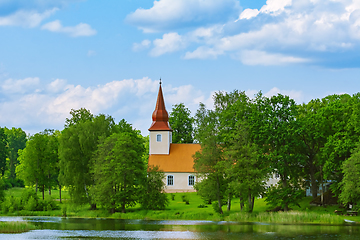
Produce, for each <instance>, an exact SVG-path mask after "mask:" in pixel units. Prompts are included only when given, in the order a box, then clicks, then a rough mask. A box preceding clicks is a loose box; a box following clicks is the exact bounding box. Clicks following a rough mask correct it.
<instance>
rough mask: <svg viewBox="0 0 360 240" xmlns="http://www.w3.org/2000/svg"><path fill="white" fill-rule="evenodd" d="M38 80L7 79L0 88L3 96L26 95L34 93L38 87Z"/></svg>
mask: <svg viewBox="0 0 360 240" xmlns="http://www.w3.org/2000/svg"><path fill="white" fill-rule="evenodd" d="M39 83H40V79H39V78H37V77H35V78H25V79H18V80H14V79H11V78H9V79H7V80H5V82H4V83H3V84H2V86H1V88H2V91H3V93H4V94H9V93H10V94H11V93H26V92H31V91H34V90H35V89H37V88H38V87H39Z"/></svg>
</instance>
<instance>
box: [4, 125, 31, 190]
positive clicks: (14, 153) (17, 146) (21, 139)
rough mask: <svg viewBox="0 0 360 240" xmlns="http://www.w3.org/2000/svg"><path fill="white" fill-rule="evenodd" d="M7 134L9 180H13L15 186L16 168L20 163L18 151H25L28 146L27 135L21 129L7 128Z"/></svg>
mask: <svg viewBox="0 0 360 240" xmlns="http://www.w3.org/2000/svg"><path fill="white" fill-rule="evenodd" d="M5 134H6V137H7V141H8V151H9V155H8V157H9V164H8V166H9V176H8V178H9V179H10V180H11V183H12V185H13V186H15V185H18V184H16V181H15V179H16V172H15V169H16V166H17V164H18V163H19V162H18V157H19V155H18V151H19V150H21V149H24V148H25V146H26V141H27V137H26V133H25V132H24V131H23V130H22V129H21V128H14V127H13V128H11V129H8V128H5Z"/></svg>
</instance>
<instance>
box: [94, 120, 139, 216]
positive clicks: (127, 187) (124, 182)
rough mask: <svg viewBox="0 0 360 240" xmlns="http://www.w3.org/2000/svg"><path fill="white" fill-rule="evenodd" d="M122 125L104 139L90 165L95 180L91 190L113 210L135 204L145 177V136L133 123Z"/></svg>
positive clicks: (102, 203) (101, 202) (96, 197)
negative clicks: (135, 128)
mask: <svg viewBox="0 0 360 240" xmlns="http://www.w3.org/2000/svg"><path fill="white" fill-rule="evenodd" d="M120 124H121V126H120V127H119V130H120V132H118V133H113V134H112V135H111V136H109V137H108V138H103V139H102V140H101V143H100V144H99V146H98V149H97V151H96V152H95V154H94V155H93V158H92V164H91V165H92V167H91V173H92V174H93V176H94V182H95V184H94V186H93V189H92V191H91V193H92V195H93V196H94V198H95V201H96V202H97V203H99V204H100V205H102V206H104V207H105V208H106V209H109V210H110V211H111V212H115V209H116V208H119V207H121V211H122V212H125V207H126V206H133V205H134V204H135V203H136V201H137V200H138V196H139V194H140V184H141V183H142V182H143V181H144V180H143V178H144V177H145V165H144V162H143V160H142V156H143V154H144V151H145V148H144V143H143V138H142V137H141V136H140V135H139V133H138V132H137V131H135V130H133V129H132V127H131V125H130V124H127V123H126V122H125V121H122V122H120Z"/></svg>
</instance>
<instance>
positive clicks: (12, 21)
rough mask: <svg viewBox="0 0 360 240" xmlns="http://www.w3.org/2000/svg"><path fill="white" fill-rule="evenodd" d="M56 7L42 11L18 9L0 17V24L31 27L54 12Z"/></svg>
mask: <svg viewBox="0 0 360 240" xmlns="http://www.w3.org/2000/svg"><path fill="white" fill-rule="evenodd" d="M57 10H58V8H52V9H50V10H46V11H44V12H43V13H39V12H37V11H34V10H32V11H25V10H19V11H17V12H15V13H12V14H10V15H8V16H2V17H0V26H22V27H29V28H33V27H36V26H38V25H39V24H40V23H41V22H42V21H43V20H44V19H46V18H48V17H50V16H51V15H52V14H54V13H55V12H56V11H57Z"/></svg>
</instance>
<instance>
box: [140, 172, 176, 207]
mask: <svg viewBox="0 0 360 240" xmlns="http://www.w3.org/2000/svg"><path fill="white" fill-rule="evenodd" d="M164 178H165V174H164V172H162V171H160V170H159V167H158V166H156V167H154V166H149V168H148V172H147V177H146V178H145V182H144V183H143V185H142V192H141V195H140V196H141V197H140V204H141V206H142V208H144V209H149V210H164V209H165V207H166V206H167V205H168V203H169V200H168V198H167V196H166V193H165V183H164V181H163V179H164Z"/></svg>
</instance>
